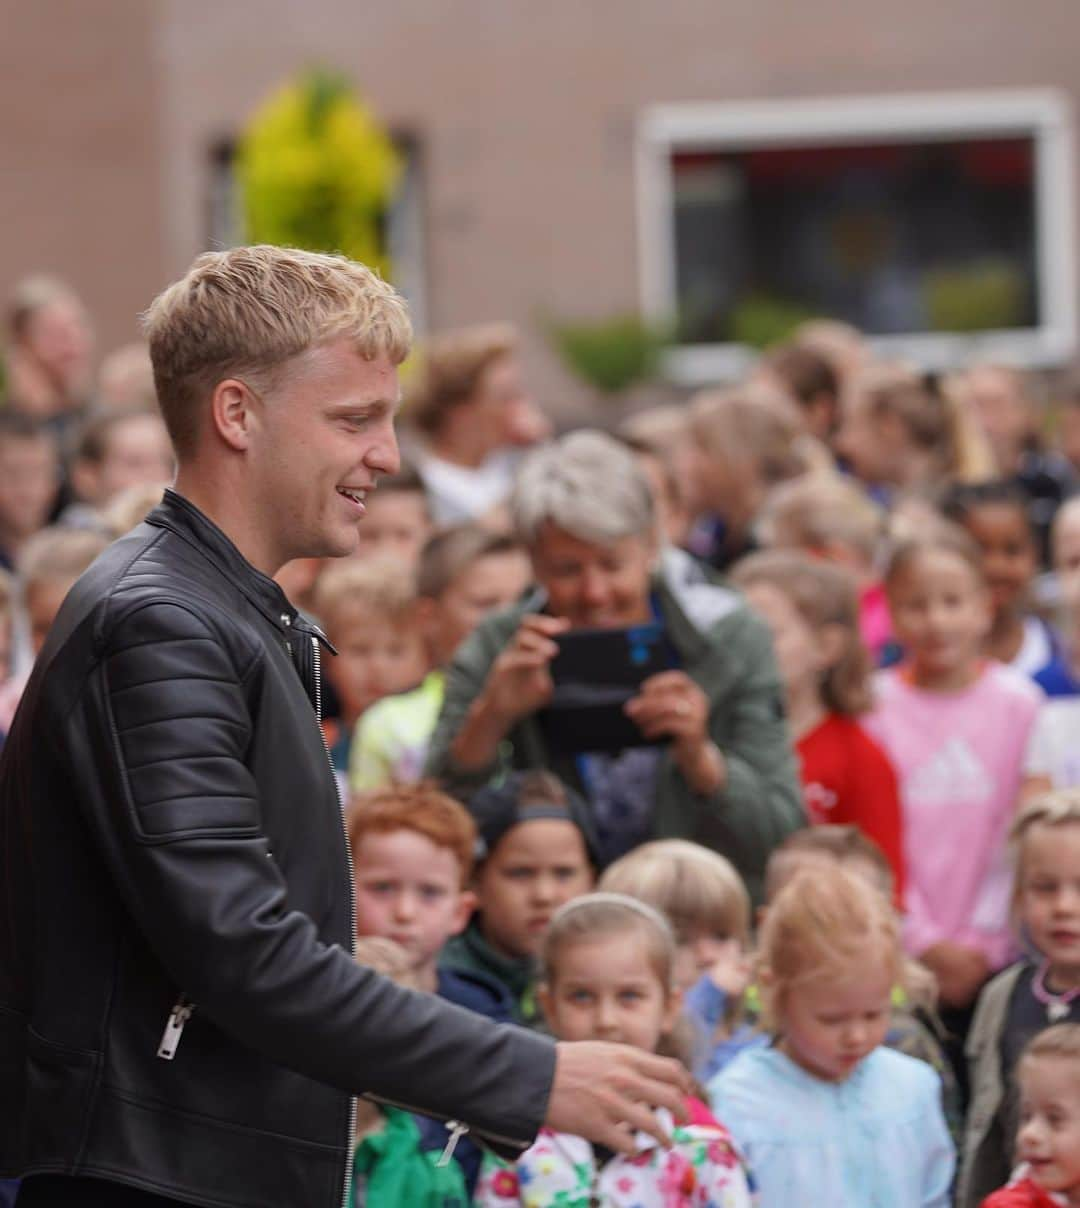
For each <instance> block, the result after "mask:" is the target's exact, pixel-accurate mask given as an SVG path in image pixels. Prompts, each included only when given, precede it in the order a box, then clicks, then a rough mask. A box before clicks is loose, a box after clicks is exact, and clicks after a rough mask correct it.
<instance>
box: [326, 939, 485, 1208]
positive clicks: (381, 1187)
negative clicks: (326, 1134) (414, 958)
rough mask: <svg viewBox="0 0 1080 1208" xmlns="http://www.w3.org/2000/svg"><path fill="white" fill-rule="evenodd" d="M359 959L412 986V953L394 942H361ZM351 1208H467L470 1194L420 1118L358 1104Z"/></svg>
mask: <svg viewBox="0 0 1080 1208" xmlns="http://www.w3.org/2000/svg"><path fill="white" fill-rule="evenodd" d="M356 959H357V961H359V963H360V964H362V965H367V966H368V967H369V968H371V969H374V970H375V972H376V973H381V974H383V976H385V977H390V978H393V979H394V980H395V981H398V982H401V983H402V985H406V986H412V987H413V988H414V989H415V988H419V987H416V986H415V985H414V983H413V982H412V981H411V979H410V976H409V972H408V968H409V960H408V955H407V953H405V952H404V950H403V949H402V948H401V947H399V945H397V944H395V943H394V942H393V941H392V940H386V939H376V938H371V939H362V940H360V941H359V942H358V943H357V945H356ZM355 1136H356V1148H355V1150H354V1151H353V1164H352V1194H351V1199H350V1201H349V1203H350V1204H351V1205H352V1208H361V1205H368V1206H369V1208H467V1205H468V1204H469V1195H468V1190H467V1187H466V1183H465V1178H464V1175H463V1173H462V1170H461V1168H460V1166H459V1165H458V1162H457V1160H456V1151H455V1156H454V1157H452V1158H450V1159H449V1160H447V1161H445V1162H444V1161H442V1160H440V1157H441V1156H440V1154H439V1153H438V1152H431V1151H429V1150H428V1149H427V1147H426V1146H425V1144H424V1140H423V1137H422V1134H421V1130H420V1126H419V1124H418V1123H417V1119H416V1118H415V1117H414V1116H412V1115H410V1114H409V1113H408V1112H407V1111H403V1110H402V1109H401V1108H398V1107H390V1106H389V1105H383V1104H376V1103H373V1102H371V1101H370V1100H368V1099H357V1100H356V1133H355Z"/></svg>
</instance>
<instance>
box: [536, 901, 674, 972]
mask: <svg viewBox="0 0 1080 1208" xmlns="http://www.w3.org/2000/svg"><path fill="white" fill-rule="evenodd" d="M629 931H635V932H638V933H639V934H640V935H641V936H642V938H643V939H644V940H645V944H646V949H647V952H648V958H649V967H650V969H651V970H652V972H653V973H654V974H655V975H656V977H657V979H658V980H659V981H660V983H661V985H662V986H663V987H664V989H665V991H666V992H670V991H671V990H672V989H673V988H674V984H675V978H674V973H675V936H674V933H673V932H672V930H671V927H670V925H669V924H668V921H667V919H665V918H664V916H663V915H662V914H661V913H660V912H659V911H658V910H656V909H655V908H654V907H652V906H649V905H648V904H647V903H645V902H641V901H639V900H638V899H637V898H632V897H630V896H629V895H627V894H623V893H587V894H584V895H583V896H582V897H579V898H573V899H572V900H571V901H569V902H566V903H565V904H564V905H562V906H560V907H559V909H558V910H556V912H555V914H554V915H553V917H552V919H551V925H550V926H549V927H548V932H547V935H546V936H545V937H544V946H543V948H542V950H541V953H540V969H541V978H542V980H543V982H544V983H545V984H546V985H548V986H553V985H554V984H555V982H556V981H557V980H558V965H559V956H560V954H561V953H562V952H563V951H564V950H565V949H566V948H568V947H572V946H573V945H574V944H575V943H578V944H580V943H582V942H585V943H592V942H594V941H595V940H598V939H609V938H611V937H613V936H617V935H625V934H626V933H627V932H629Z"/></svg>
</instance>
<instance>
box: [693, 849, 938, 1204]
mask: <svg viewBox="0 0 1080 1208" xmlns="http://www.w3.org/2000/svg"><path fill="white" fill-rule="evenodd" d="M759 960H760V964H759V978H760V983H761V993H762V1002H763V1007H764V1018H765V1022H766V1024H767V1025H768V1027H769V1028H770V1030H771V1031H772V1032H773V1034H774V1037H775V1042H774V1046H773V1047H771V1048H761V1049H753V1050H750V1051H748V1052H745V1053H742V1054H741V1055H740V1056H739V1057H738V1058H737V1059H736V1060H735V1061H733V1062H732V1063H731V1065H729V1066H728V1067H727V1069H725V1070H723V1071H721V1073H720V1074H719V1075H718V1076H717V1077H716V1078H715V1079H714V1080H713V1081H712V1083H711V1084H710V1087H709V1090H710V1094H711V1098H712V1106H713V1110H714V1111H715V1112H716V1113H717V1114H718V1116H719V1117H720V1118H721V1119H723V1120H724V1121H726V1123H727V1125H728V1127H729V1128H730V1129H731V1132H732V1135H733V1136H734V1137H735V1140H736V1143H737V1144H739V1145H740V1146H742V1147H743V1149H744V1151H745V1152H746V1155H747V1157H748V1159H749V1161H750V1163H751V1165H752V1167H753V1169H754V1171H755V1174H756V1176H757V1179H758V1182H759V1184H760V1187H761V1201H760V1204H761V1208H791V1206H792V1205H796V1204H799V1205H801V1204H822V1205H825V1204H827V1205H829V1208H867V1206H868V1205H870V1204H874V1205H877V1206H878V1208H916V1205H920V1206H922V1208H931V1206H933V1208H947V1205H948V1204H949V1190H950V1185H951V1183H952V1176H953V1168H954V1165H955V1158H954V1151H953V1145H952V1142H951V1141H950V1139H949V1134H948V1130H947V1128H946V1126H945V1120H944V1117H943V1115H942V1111H941V1102H940V1086H939V1081H938V1078H937V1075H936V1074H935V1073H934V1071H933V1070H931V1069H930V1068H929V1067H928V1066H927V1065H926V1064H925V1063H924V1062H922V1061H916V1060H915V1059H914V1058H911V1057H906V1056H904V1055H903V1054H902V1053H897V1052H894V1051H893V1050H892V1049H888V1048H884V1047H882V1042H883V1040H884V1039H885V1034H886V1032H887V1030H888V1027H889V1006H890V1001H891V996H892V990H893V987H894V986H895V985H896V984H897V983H898V982H899V981H900V980H901V977H902V970H903V955H902V951H901V947H900V934H899V924H898V922H897V919H896V916H895V913H894V912H893V910H892V908H891V906H890V905H889V903H888V901H887V900H886V899H885V897H884V896H883V895H882V894H880V893H878V892H877V890H876V889H874V888H873V887H872V886H870V885H869V884H867V883H866V882H865V881H862V880H861V879H859V878H857V877H855V876H852V875H851V874H850V873H848V872H845V871H844V870H843V869H840V868H835V867H834V868H820V869H817V870H814V871H807V872H805V873H802V874H800V875H799V876H798V877H796V879H795V880H794V881H792V882H791V883H790V884H789V885H788V886H787V887H786V888H785V889H784V890H783V891H782V892H781V893H780V896H779V897H778V898H777V899H776V901H775V902H774V903H773V904H772V906H770V908H769V913H768V916H767V917H766V919H765V925H764V927H763V929H762V933H761V948H760V954H759Z"/></svg>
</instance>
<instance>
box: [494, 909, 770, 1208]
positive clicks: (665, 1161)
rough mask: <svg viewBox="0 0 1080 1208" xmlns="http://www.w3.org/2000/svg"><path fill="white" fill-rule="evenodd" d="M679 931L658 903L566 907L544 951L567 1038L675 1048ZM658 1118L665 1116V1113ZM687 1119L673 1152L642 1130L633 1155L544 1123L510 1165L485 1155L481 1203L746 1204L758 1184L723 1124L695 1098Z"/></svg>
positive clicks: (549, 1006)
mask: <svg viewBox="0 0 1080 1208" xmlns="http://www.w3.org/2000/svg"><path fill="white" fill-rule="evenodd" d="M675 959H676V953H675V938H674V936H673V934H672V931H671V928H670V927H669V926H668V924H667V922H666V921H665V919H664V917H663V916H662V915H661V914H660V913H659V912H658V911H656V910H654V909H653V908H652V907H651V906H647V905H646V904H645V903H643V902H639V901H637V900H636V899H635V898H630V897H625V896H623V895H622V894H612V893H597V894H590V895H588V896H587V897H583V898H577V899H575V900H574V901H572V902H568V903H567V904H566V905H565V906H563V907H562V908H561V909H560V910H559V912H558V913H557V914H556V915H555V917H554V918H553V919H552V921H551V928H550V930H549V931H548V934H547V939H546V941H545V944H544V951H543V984H542V987H541V991H540V1000H541V1003H542V1005H543V1008H544V1013H545V1015H546V1016H547V1021H548V1024H549V1026H550V1028H551V1030H552V1032H553V1033H554V1034H555V1035H556V1036H557V1037H558V1038H559V1039H560V1040H567V1041H572V1040H584V1039H586V1038H587V1037H588V1038H592V1039H593V1040H606V1041H612V1042H618V1043H621V1044H629V1045H633V1046H634V1047H635V1048H639V1049H645V1050H647V1051H648V1052H664V1051H665V1050H666V1051H670V1039H671V1033H672V1029H673V1028H674V1026H675V1023H676V1021H677V1019H678V1016H679V1007H680V995H679V992H678V990H677V989H676V988H675V981H674V979H675ZM658 1114H659V1115H660V1116H661V1117H664V1116H665V1113H664V1112H663V1111H662V1110H661V1111H660V1112H659V1113H658ZM686 1114H687V1119H688V1123H686V1124H676V1123H675V1121H674V1120H673V1119H672V1118H671V1117H670V1116H667V1118H666V1119H665V1121H664V1122H665V1125H666V1127H667V1128H668V1130H669V1135H670V1136H671V1141H672V1143H671V1147H670V1148H667V1149H665V1148H662V1147H661V1146H660V1145H658V1144H657V1142H656V1141H654V1140H653V1139H652V1138H650V1137H647V1136H645V1135H644V1134H639V1136H638V1138H637V1148H638V1152H637V1154H636V1155H635V1156H634V1157H633V1158H626V1157H623V1156H621V1155H617V1154H612V1153H610V1152H607V1151H605V1150H602V1149H601V1148H600V1147H598V1146H593V1145H590V1143H589V1142H588V1141H586V1140H584V1139H583V1138H582V1137H574V1136H569V1135H567V1134H565V1133H553V1132H551V1131H550V1130H548V1129H543V1130H542V1131H541V1133H540V1136H539V1138H538V1139H537V1141H536V1142H535V1144H534V1145H533V1146H532V1147H531V1148H530V1149H528V1150H527V1151H526V1152H525V1153H524V1154H523V1155H522V1156H521V1157H520V1158H519V1159H518V1161H517V1162H516V1163H515V1164H514V1165H513V1166H510V1165H507V1164H506V1163H504V1162H502V1161H500V1160H499V1159H497V1158H495V1157H493V1156H491V1155H488V1156H487V1157H486V1158H485V1159H484V1168H483V1170H482V1172H481V1176H480V1183H479V1185H478V1187H477V1190H476V1196H475V1199H474V1203H475V1204H476V1205H477V1206H478V1208H499V1206H500V1205H512V1204H524V1205H529V1206H530V1208H541V1206H546V1205H552V1204H567V1205H586V1204H604V1205H607V1206H608V1208H679V1206H681V1205H686V1206H687V1208H691V1206H693V1208H751V1205H752V1204H753V1203H754V1200H753V1181H752V1179H751V1177H750V1174H749V1172H748V1171H747V1169H746V1167H745V1165H744V1163H743V1161H742V1158H741V1157H740V1155H739V1154H738V1152H737V1151H736V1149H735V1147H734V1146H733V1144H732V1142H731V1138H730V1137H729V1136H728V1133H727V1130H726V1129H725V1128H723V1127H722V1126H721V1125H720V1124H718V1123H717V1122H716V1121H715V1120H714V1119H713V1118H712V1116H711V1115H710V1114H709V1112H708V1109H707V1108H706V1107H705V1106H704V1104H702V1103H700V1102H698V1101H697V1100H693V1099H692V1100H689V1101H688V1102H687V1105H686Z"/></svg>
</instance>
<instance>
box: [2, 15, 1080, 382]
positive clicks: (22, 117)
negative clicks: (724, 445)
mask: <svg viewBox="0 0 1080 1208" xmlns="http://www.w3.org/2000/svg"><path fill="white" fill-rule="evenodd" d="M3 8H4V9H6V10H7V12H8V15H7V16H6V17H5V19H4V24H5V31H4V35H3V36H2V37H0V64H3V66H4V70H2V71H0V114H3V115H4V116H3V117H2V118H0V121H2V122H3V129H4V136H3V143H4V148H3V149H4V152H5V154H4V157H3V159H4V166H5V176H6V175H7V174H9V173H11V172H12V169H14V183H13V186H12V187H10V188H9V187H7V186H6V185H5V187H4V188H3V189H0V214H2V216H3V218H4V221H3V222H2V223H0V293H2V292H3V291H4V290H6V289H7V288H8V287H9V286H10V284H11V281H12V280H13V279H14V278H15V277H17V276H18V275H19V274H20V273H22V272H24V271H27V270H29V269H31V268H38V267H49V268H53V269H57V270H60V271H62V272H64V273H65V274H66V275H67V276H69V277H70V278H71V279H72V280H73V281H74V283H75V284H76V286H77V287H78V288H79V289H80V291H81V292H82V293H83V294H84V296H85V297H86V298H87V300H88V302H89V303H90V305H91V307H92V309H93V311H94V313H95V315H97V316H98V321H99V327H100V329H101V333H102V338H103V343H105V344H106V345H108V344H110V343H116V342H117V341H119V340H121V339H126V338H128V337H129V335H130V333H131V330H132V323H133V315H134V312H135V311H137V310H138V309H139V308H140V307H142V306H144V305H145V304H146V302H147V301H148V300H149V298H150V296H151V295H152V293H153V292H154V290H155V289H156V288H158V287H159V286H160V285H161V284H164V283H165V281H167V280H168V279H171V277H173V276H174V275H176V274H177V273H179V272H181V271H182V270H183V269H184V267H185V266H186V264H187V263H188V262H189V261H190V259H191V258H192V256H194V255H195V254H196V253H197V252H199V251H200V250H202V249H203V248H204V247H205V246H206V242H207V236H208V227H209V223H208V212H209V206H210V204H211V201H210V196H211V175H212V172H211V156H212V150H213V148H214V147H215V146H218V145H220V144H222V143H223V142H227V141H229V140H230V139H231V138H232V137H233V136H234V135H235V134H236V132H237V130H238V129H239V128H240V127H241V126H242V124H243V122H244V120H245V118H246V117H247V116H248V115H249V114H250V112H251V110H252V109H253V107H254V106H255V105H256V104H257V103H258V102H259V101H260V100H261V99H262V98H263V97H264V96H265V95H266V93H267V92H268V91H269V90H271V89H272V88H273V87H274V86H275V85H276V84H278V83H279V82H280V81H281V80H283V79H284V78H286V77H288V76H289V75H290V74H291V73H293V72H294V71H295V70H296V69H297V68H299V67H301V66H303V65H305V64H309V63H320V64H325V65H328V66H330V67H332V68H336V69H340V70H343V71H345V72H346V73H347V74H348V75H349V76H350V77H351V78H352V79H354V80H355V82H356V84H357V86H358V87H359V88H360V89H361V90H362V92H363V94H364V95H365V97H366V98H367V99H368V100H369V101H370V103H371V104H372V105H373V106H374V107H375V109H376V111H377V112H378V113H379V114H380V115H381V116H382V118H383V119H384V120H385V121H386V122H388V123H389V124H390V126H391V127H392V128H393V129H394V130H395V131H397V132H400V133H403V134H407V135H409V136H411V137H412V138H414V139H415V140H416V144H417V147H418V150H419V156H420V162H421V164H422V171H423V190H422V199H423V222H424V228H425V229H424V235H425V254H424V264H423V268H424V276H425V283H426V289H425V295H426V312H427V316H428V319H429V322H430V324H431V326H433V327H435V328H440V327H446V326H450V325H456V324H460V323H467V322H471V321H475V320H482V319H489V318H493V317H506V318H510V319H514V320H516V321H518V322H519V323H521V324H523V325H524V326H525V327H526V329H527V330H528V332H529V341H528V345H527V353H528V360H529V364H530V368H531V370H532V373H533V375H534V381H535V382H536V384H537V386H538V387H539V389H540V391H541V393H542V394H543V395H544V396H545V397H546V398H547V399H548V400H549V401H551V402H553V403H555V404H556V405H558V404H559V403H565V404H567V405H569V404H571V403H572V402H573V399H574V397H575V393H576V392H575V388H574V387H573V386H572V384H571V383H570V382H569V381H568V380H567V378H566V377H565V375H564V374H563V373H562V371H561V370H560V368H559V367H558V366H557V364H556V363H555V360H554V358H553V356H552V354H551V353H550V351H549V350H548V349H547V347H546V346H545V344H544V341H543V340H542V338H541V337H540V335H539V334H538V324H537V319H538V317H539V316H540V315H544V314H551V315H557V316H559V317H561V318H577V317H597V316H605V315H608V314H610V313H612V312H615V311H625V310H630V309H634V308H636V306H637V303H638V264H637V251H636V240H637V228H636V211H635V206H636V195H635V180H634V159H633V147H634V130H635V121H636V119H637V116H638V114H639V112H640V110H641V109H642V108H643V107H644V106H646V105H649V104H653V103H658V102H669V101H684V100H685V101H689V100H698V101H722V100H750V99H764V98H784V97H790V98H792V100H793V102H795V103H797V101H798V99H799V98H800V97H807V96H834V95H844V94H852V95H858V94H868V93H880V92H907V91H938V90H952V89H973V88H1004V87H1033V86H1037V87H1047V86H1049V87H1057V88H1060V89H1062V90H1063V91H1064V92H1065V93H1066V94H1068V95H1070V96H1072V97H1074V98H1076V97H1078V96H1080V72H1078V71H1077V65H1076V51H1077V48H1078V47H1080V4H1076V3H1075V0H951V2H950V3H948V4H942V3H941V2H940V0H907V3H905V4H903V5H898V4H896V3H895V0H813V2H812V3H804V4H792V3H788V2H787V0H589V2H588V3H574V2H572V0H555V2H554V3H551V4H545V5H535V4H525V3H524V2H523V0H393V2H392V3H380V4H374V3H359V2H357V0H306V2H305V3H303V4H300V3H297V2H296V0H93V3H88V2H86V0H83V2H80V0H33V2H32V3H22V4H19V3H17V2H16V0H10V2H5V3H4V4H3Z"/></svg>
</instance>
